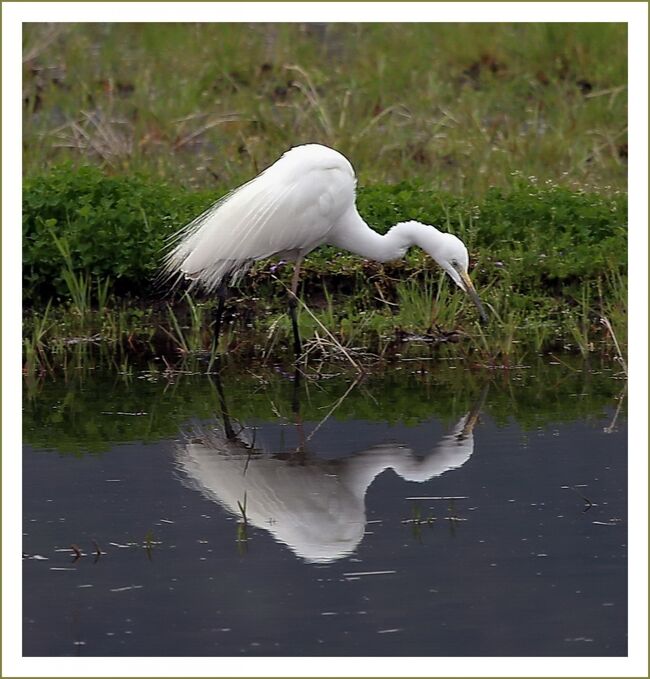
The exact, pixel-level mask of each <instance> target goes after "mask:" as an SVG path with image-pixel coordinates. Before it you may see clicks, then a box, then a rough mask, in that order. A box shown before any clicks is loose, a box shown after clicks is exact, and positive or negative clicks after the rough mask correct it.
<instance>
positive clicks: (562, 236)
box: [23, 165, 627, 306]
mask: <svg viewBox="0 0 650 679" xmlns="http://www.w3.org/2000/svg"><path fill="white" fill-rule="evenodd" d="M223 193H225V191H224V190H215V191H214V192H206V191H203V192H196V193H191V192H187V191H184V190H182V189H179V188H177V187H173V186H170V185H169V184H166V183H163V182H160V181H159V180H157V179H151V178H146V177H143V176H137V175H136V176H131V175H129V176H111V175H106V174H104V173H102V172H101V171H100V170H98V169H96V168H94V167H84V168H81V169H73V168H72V167H71V166H68V165H64V166H59V167H56V168H55V169H53V170H51V171H49V172H47V173H45V174H42V175H40V176H36V177H32V178H29V179H27V180H26V181H25V185H24V191H23V295H24V301H25V303H26V304H27V305H38V306H44V305H45V304H46V303H47V301H48V300H49V299H50V298H54V299H55V300H59V301H63V300H68V299H69V298H70V292H71V291H70V289H69V280H70V271H71V270H70V265H71V266H72V273H74V274H75V275H77V276H78V277H80V278H85V280H90V281H91V282H92V281H101V282H105V281H108V280H109V279H110V289H109V290H108V292H109V293H110V294H114V295H118V296H130V297H132V298H134V299H138V300H143V299H148V298H150V297H151V296H152V295H157V296H163V295H164V291H163V290H161V289H160V288H159V287H157V284H156V274H157V272H158V270H159V266H160V262H161V257H162V253H163V250H164V246H165V242H166V239H167V237H169V236H170V235H171V234H172V233H174V232H175V231H176V230H177V229H179V228H180V227H182V226H183V225H184V224H186V223H187V222H189V221H190V220H191V219H192V218H193V217H195V216H196V215H198V214H199V213H201V212H202V211H203V210H205V209H206V208H207V207H208V206H209V205H210V204H211V203H212V202H214V201H215V200H217V199H218V198H219V197H220V196H221V195H223ZM358 206H359V211H360V213H361V214H362V215H363V216H364V218H365V219H366V220H367V221H368V222H369V223H370V224H371V225H372V226H373V227H374V228H376V229H377V230H378V231H379V232H381V233H385V232H386V231H387V230H388V229H389V228H390V226H392V225H393V224H395V223H396V222H398V221H400V220H408V219H417V220H419V221H422V222H425V223H430V224H434V225H437V226H439V227H441V228H442V229H444V230H448V231H451V232H452V233H455V234H457V235H458V236H460V237H461V238H462V239H463V240H464V241H465V242H466V244H467V245H468V248H469V250H470V253H471V256H472V259H473V261H474V262H475V264H476V271H475V273H474V274H473V275H474V277H475V278H476V280H477V284H478V285H486V284H490V285H498V286H502V287H503V288H504V290H506V291H507V290H511V291H513V292H516V293H518V294H520V295H524V294H525V295H531V296H535V295H537V296H542V297H543V296H549V295H554V296H563V295H573V296H576V295H577V294H578V291H579V290H580V289H581V286H582V284H583V283H584V282H585V281H586V280H597V279H598V278H599V277H601V276H604V275H606V274H609V273H610V272H618V273H623V272H624V271H625V267H626V258H627V250H626V243H627V197H626V196H625V195H623V194H613V195H607V196H602V195H599V194H590V193H585V192H580V191H578V192H576V191H571V190H569V189H567V188H563V187H558V186H554V185H552V184H549V183H545V184H538V183H536V182H535V181H534V180H533V181H529V180H523V179H521V180H519V181H515V183H514V188H513V189H512V190H509V191H508V192H504V191H503V190H500V189H492V190H490V191H488V192H487V194H486V195H485V196H484V198H483V199H482V200H481V202H480V203H479V204H474V203H472V202H468V199H466V198H459V197H455V196H452V195H449V194H443V193H440V192H434V191H431V190H430V189H427V188H425V187H424V186H422V185H421V184H418V183H407V182H401V183H399V184H396V185H390V186H386V185H376V186H370V187H361V188H360V190H359V196H358ZM55 239H58V241H59V242H60V243H64V244H65V247H66V248H67V250H68V251H69V256H70V261H69V262H67V263H66V262H65V261H64V258H63V257H62V255H61V249H60V247H57V246H56V240H55ZM434 268H435V265H434V264H433V263H432V262H431V261H429V260H428V258H426V257H425V256H424V255H423V253H421V252H418V251H417V250H416V249H413V250H412V251H411V252H410V253H409V256H408V257H407V259H406V262H405V263H397V264H395V265H389V266H387V267H386V270H387V271H388V272H389V273H395V274H397V275H400V274H404V272H405V271H406V272H407V273H409V274H410V273H413V272H415V271H420V270H422V269H434ZM305 269H306V272H305V280H306V284H307V285H306V289H307V290H309V288H308V283H309V281H310V277H311V280H312V281H315V282H316V283H318V280H319V278H320V277H322V276H324V275H326V276H328V277H330V278H331V279H332V280H334V281H335V279H336V278H337V277H338V278H342V279H345V280H346V281H348V283H349V284H350V285H352V286H353V287H355V286H357V287H358V286H359V285H363V284H364V283H365V281H366V280H367V278H368V276H369V275H370V274H371V273H372V272H373V271H374V270H375V267H374V264H372V263H368V262H366V261H364V260H363V259H361V258H360V257H357V256H354V255H351V254H348V253H341V254H336V251H335V250H334V249H333V248H321V249H319V250H316V251H315V252H313V253H312V254H311V255H310V256H309V257H308V259H307V260H306V262H305ZM264 272H266V275H263V274H264ZM286 273H288V272H286ZM256 274H257V276H258V278H259V280H258V283H259V282H262V283H264V282H268V280H269V278H268V267H266V266H265V265H263V266H258V267H256V269H255V272H254V273H253V276H255V275H256ZM283 275H284V274H283ZM350 281H351V283H350ZM93 287H95V285H93ZM332 287H333V288H337V285H336V284H334V285H333V286H332ZM338 287H339V288H340V286H338ZM254 288H255V286H254ZM256 292H257V293H259V292H260V289H259V286H257V289H256Z"/></svg>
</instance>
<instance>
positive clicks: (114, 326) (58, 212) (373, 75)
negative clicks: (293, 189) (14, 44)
mask: <svg viewBox="0 0 650 679" xmlns="http://www.w3.org/2000/svg"><path fill="white" fill-rule="evenodd" d="M626 37H627V36H626V27H625V25H624V24H490V25H483V24H454V25H450V24H391V25H382V24H328V25H325V24H286V25H285V24H237V25H227V26H226V25H220V24H193V25H190V24H58V25H44V24H26V25H25V27H24V34H23V45H24V53H23V86H24V87H23V92H24V101H23V103H24V107H23V134H24V138H23V142H24V158H23V161H24V162H23V169H24V174H25V179H24V192H23V264H24V278H23V293H24V303H25V305H24V309H25V312H24V326H25V340H24V355H25V371H26V373H27V374H29V375H32V376H33V375H37V374H39V373H44V372H50V371H52V370H57V369H61V368H62V369H64V370H67V369H68V368H69V367H70V366H79V365H80V364H81V363H82V362H83V363H84V365H89V364H94V363H95V362H100V363H102V362H103V363H102V364H106V363H110V364H111V365H113V366H117V367H118V369H119V370H120V371H122V372H124V371H128V370H129V366H133V365H135V364H136V363H137V364H138V365H140V366H141V365H142V363H143V362H144V364H145V365H146V364H148V363H149V362H150V361H153V360H159V362H162V363H163V364H164V365H163V369H165V370H167V369H185V368H188V367H189V369H192V370H193V369H201V370H203V371H205V369H206V366H210V365H211V364H212V363H213V361H214V358H215V356H216V355H218V354H219V353H225V352H231V353H236V354H237V355H239V356H242V357H246V358H248V359H255V360H257V359H261V360H268V358H269V357H270V356H278V355H281V354H283V352H284V351H285V349H286V348H287V346H288V336H289V329H290V328H289V323H288V319H287V316H286V314H285V307H286V294H285V286H286V285H287V283H288V281H289V279H290V276H291V265H284V266H280V267H277V268H276V266H275V264H274V263H272V262H260V263H258V264H257V265H256V266H255V267H254V269H253V271H252V272H251V275H250V276H249V277H248V278H247V279H246V281H245V284H244V285H243V286H242V287H241V288H240V289H238V290H235V291H234V298H233V300H232V302H231V304H230V307H229V313H228V317H227V324H226V332H225V334H224V337H223V339H222V341H221V343H220V345H219V346H218V347H213V346H212V338H211V332H210V324H211V320H212V312H213V308H214V301H213V300H211V299H206V298H201V297H200V296H196V297H185V296H183V291H182V290H178V291H176V292H173V293H172V291H170V290H169V289H168V288H166V287H165V286H161V285H159V284H156V276H157V272H158V269H159V265H160V258H161V252H162V248H163V246H164V242H165V238H166V237H167V236H168V235H170V234H171V233H172V232H174V231H175V230H176V229H178V228H179V227H180V226H182V225H183V224H185V223H187V222H188V221H189V220H190V219H192V218H193V217H194V216H196V215H197V214H198V213H200V212H201V211H203V210H204V209H205V208H207V207H208V206H209V205H210V204H211V203H212V202H214V201H215V200H216V199H217V198H219V197H220V196H222V195H223V194H225V193H226V192H227V191H228V190H229V189H231V188H233V187H234V186H237V185H238V184H240V183H241V182H242V181H245V180H247V179H250V178H251V177H252V176H254V175H255V174H256V173H258V172H259V171H260V170H261V169H262V168H263V167H265V166H267V165H268V164H269V163H271V162H273V161H274V160H275V159H276V158H277V157H278V155H279V154H280V153H282V152H283V151H284V150H286V149H287V148H289V147H291V146H293V145H296V144H300V143H305V142H320V143H324V144H329V145H331V146H335V147H337V148H338V149H340V150H341V151H342V152H343V153H345V154H346V155H347V156H348V157H349V158H350V159H351V160H352V161H353V164H354V165H355V167H356V169H357V171H358V174H359V180H360V181H359V183H360V190H359V200H358V203H359V209H360V212H361V213H362V215H363V216H364V217H365V218H366V219H367V221H368V222H369V223H370V224H371V225H373V227H375V228H376V229H377V230H378V231H380V232H381V233H384V232H385V231H386V230H387V229H388V228H389V227H390V225H392V224H394V223H395V222H397V221H399V220H404V219H417V220H420V221H423V222H428V223H431V224H434V225H436V226H439V227H441V228H443V229H444V230H448V231H450V232H452V233H455V234H456V235H458V236H460V237H461V238H462V239H463V240H464V241H465V242H466V243H467V245H468V247H469V250H470V255H471V260H472V269H473V270H472V274H471V275H472V278H473V280H474V281H475V283H476V286H477V288H478V290H479V292H480V293H481V296H482V298H483V300H484V302H485V304H486V306H487V308H488V310H489V313H490V317H491V323H490V325H489V326H488V327H487V328H485V329H483V328H480V327H478V326H477V325H476V322H475V319H476V316H475V310H474V309H473V307H472V306H471V305H469V304H468V303H467V300H466V299H465V298H464V296H463V295H462V293H460V292H459V291H458V290H455V289H454V288H453V286H452V285H451V284H450V282H449V280H447V279H445V278H444V277H442V276H441V275H440V272H439V270H438V269H437V268H436V267H435V265H434V264H433V263H432V262H431V261H430V260H429V259H428V258H427V257H425V256H424V254H423V253H421V252H417V251H413V252H411V253H409V255H408V257H407V258H406V260H405V261H404V262H399V263H393V264H388V265H384V266H380V265H378V264H376V263H374V262H368V261H365V260H363V259H361V258H358V257H355V256H352V255H349V254H347V253H338V252H336V251H335V250H333V249H331V248H321V249H319V250H318V251H316V252H314V253H312V254H311V255H310V256H309V258H308V259H307V261H306V262H305V266H304V272H303V281H302V287H301V296H302V300H303V302H304V305H301V307H300V326H301V332H302V334H303V336H304V337H305V339H306V348H307V353H308V354H309V360H313V359H316V358H317V357H323V358H328V357H331V356H332V355H333V356H335V357H336V356H338V357H340V356H341V353H342V352H341V347H342V348H343V349H345V351H346V352H347V354H348V355H349V356H356V359H354V360H357V361H359V362H363V361H377V360H388V359H390V358H391V357H399V356H404V355H408V354H409V353H416V354H417V353H418V351H420V349H421V346H422V345H424V346H425V347H426V348H427V351H429V352H442V353H445V352H446V353H448V354H449V355H456V356H459V355H463V356H466V357H468V358H470V359H471V360H472V361H473V362H474V363H476V364H482V365H506V366H508V365H513V364H517V363H521V362H522V361H523V360H525V359H526V356H529V355H531V354H533V353H539V352H544V351H552V352H558V351H570V352H574V353H581V354H582V355H583V356H585V357H588V356H590V355H592V354H594V353H597V352H602V353H604V354H606V355H609V356H621V355H624V354H625V352H626V343H627V322H626V314H627V301H626V300H627V296H626V295H627V270H626V235H627V214H626V213H627V199H626V174H627V164H626V163H627V138H626V134H627V128H626V119H627V93H626V83H627V66H626V64H627V53H626V52H627V50H626ZM404 46H408V49H405V47H404ZM337 345H338V346H337ZM287 355H288V352H287ZM343 355H345V354H343ZM206 357H207V358H206ZM206 360H207V363H206V362H205V361H206Z"/></svg>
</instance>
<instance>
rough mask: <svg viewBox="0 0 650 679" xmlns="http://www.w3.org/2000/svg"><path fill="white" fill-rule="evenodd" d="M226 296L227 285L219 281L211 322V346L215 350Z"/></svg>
mask: <svg viewBox="0 0 650 679" xmlns="http://www.w3.org/2000/svg"><path fill="white" fill-rule="evenodd" d="M227 296H228V287H227V286H226V284H225V283H221V285H219V288H218V289H217V297H218V300H219V301H218V303H217V308H216V310H215V312H214V321H213V324H212V347H213V348H214V349H215V350H216V348H217V346H218V344H219V333H220V331H221V318H222V317H223V310H224V308H225V306H226V297H227Z"/></svg>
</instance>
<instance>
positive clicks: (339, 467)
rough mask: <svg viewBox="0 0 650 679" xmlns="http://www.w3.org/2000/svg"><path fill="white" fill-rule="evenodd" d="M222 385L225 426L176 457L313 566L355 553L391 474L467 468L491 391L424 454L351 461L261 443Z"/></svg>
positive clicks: (385, 449) (188, 479)
mask: <svg viewBox="0 0 650 679" xmlns="http://www.w3.org/2000/svg"><path fill="white" fill-rule="evenodd" d="M218 387H219V390H220V393H221V396H222V409H223V412H222V417H223V423H222V422H219V421H218V420H215V422H214V424H210V425H205V424H204V425H202V426H200V427H197V428H195V429H194V430H193V431H192V432H191V433H190V434H189V435H187V436H186V437H185V440H184V441H183V442H182V443H181V444H179V446H178V449H177V451H176V463H177V466H178V468H179V470H180V471H181V472H182V474H183V482H184V483H185V484H186V485H189V486H190V487H192V488H194V489H196V490H198V491H200V492H201V493H202V494H203V495H204V496H205V497H206V498H207V499H209V500H211V501H213V502H216V503H217V504H219V505H221V506H222V507H224V508H225V509H226V510H228V511H229V512H231V513H232V514H234V515H236V516H238V517H240V518H241V516H242V508H245V515H246V521H247V523H248V524H250V525H253V526H255V527H257V528H263V529H264V530H266V531H268V532H269V533H271V535H273V537H274V538H275V539H276V540H278V541H280V542H283V543H284V544H286V545H287V546H288V547H289V548H290V549H291V550H292V551H293V552H294V553H295V554H296V555H297V556H298V557H300V558H302V559H304V560H305V561H307V562H311V563H327V562H332V561H335V560H337V559H341V558H343V557H345V556H349V555H350V554H352V553H353V552H354V551H355V549H356V548H357V546H358V545H359V543H360V542H361V540H362V538H363V535H364V531H365V525H366V508H365V495H366V492H367V490H368V488H369V487H370V485H371V484H372V482H373V480H374V479H375V478H377V476H379V475H380V474H381V473H382V472H384V471H385V470H387V469H392V470H394V471H395V473H397V474H398V475H399V476H400V477H401V478H403V479H404V480H406V481H416V482H424V481H428V480H430V479H432V478H435V477H437V476H440V475H441V474H444V473H445V472H448V471H450V470H453V469H458V468H459V467H461V466H462V465H463V464H465V462H467V460H469V458H470V457H471V455H472V453H473V451H474V435H473V430H474V426H475V424H476V422H477V420H478V415H479V413H480V410H481V407H482V404H483V402H484V400H485V391H484V392H483V394H482V395H481V398H480V399H479V400H478V402H477V403H476V404H475V406H474V407H473V408H472V409H471V410H470V411H469V412H467V413H466V414H465V415H463V416H462V417H461V418H460V419H459V420H458V422H457V423H456V424H455V426H454V427H453V428H452V429H451V431H449V432H448V433H447V434H446V435H444V436H443V437H442V438H440V439H439V440H438V441H437V443H436V444H435V445H434V446H433V447H432V448H431V451H430V452H429V453H426V454H425V455H416V454H415V453H414V452H413V450H412V449H411V448H409V447H407V446H405V445H400V444H398V443H385V442H378V443H377V444H376V445H373V446H371V447H369V448H365V449H363V450H359V451H358V452H355V453H353V454H351V455H349V456H347V457H345V458H338V459H324V458H322V457H317V456H313V455H310V454H309V452H308V444H306V445H305V446H304V447H303V446H301V447H299V448H298V449H297V450H296V451H295V452H292V453H287V452H286V451H283V452H278V451H277V450H273V448H272V447H271V446H268V445H265V443H264V441H263V440H259V431H257V430H253V429H249V428H242V429H241V431H240V432H238V433H235V432H234V428H233V425H232V423H231V420H230V418H229V416H228V413H227V408H226V407H225V399H224V398H223V391H222V389H221V385H220V384H219V385H218ZM296 426H297V427H302V425H300V424H297V425H296ZM302 438H304V437H302Z"/></svg>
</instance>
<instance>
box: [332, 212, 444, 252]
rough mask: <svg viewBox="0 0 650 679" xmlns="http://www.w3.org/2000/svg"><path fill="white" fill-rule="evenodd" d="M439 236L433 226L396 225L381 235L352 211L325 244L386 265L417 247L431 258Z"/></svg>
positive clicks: (344, 217) (342, 219)
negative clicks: (411, 248)
mask: <svg viewBox="0 0 650 679" xmlns="http://www.w3.org/2000/svg"><path fill="white" fill-rule="evenodd" d="M441 236H442V233H441V232H440V231H438V229H436V228H435V227H434V226H430V225H429V224H421V223H420V222H414V221H409V222H400V223H399V224H395V226H393V227H392V228H391V229H390V231H388V233H387V234H385V235H383V236H382V235H381V234H379V233H377V232H376V231H374V230H373V229H371V228H370V227H369V226H368V224H366V222H364V221H363V219H362V218H361V216H360V215H359V213H358V212H357V210H356V208H352V209H350V210H349V211H348V212H347V213H346V214H345V215H344V216H343V217H342V218H341V219H340V220H339V222H338V223H337V225H336V226H335V227H334V229H332V231H331V232H330V233H329V235H328V238H327V243H329V244H330V245H335V246H336V247H340V248H344V249H345V250H349V251H350V252H354V253H355V254H357V255H360V256H361V257H365V258H366V259H374V260H376V261H378V262H390V261H392V260H395V259H401V258H402V257H404V255H405V254H406V251H407V250H408V249H409V248H410V247H411V246H412V245H417V246H418V247H421V248H422V249H423V250H425V251H426V252H428V253H429V254H431V255H432V256H433V254H432V253H435V252H436V250H437V249H438V248H437V245H438V244H439V242H440V239H441Z"/></svg>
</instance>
